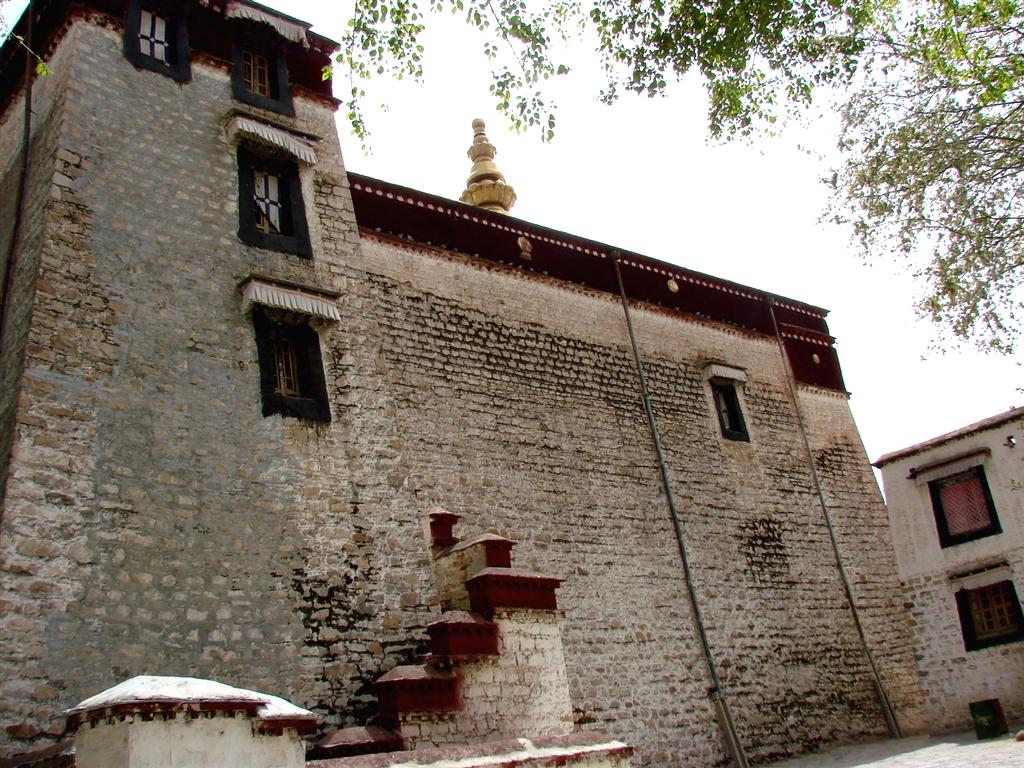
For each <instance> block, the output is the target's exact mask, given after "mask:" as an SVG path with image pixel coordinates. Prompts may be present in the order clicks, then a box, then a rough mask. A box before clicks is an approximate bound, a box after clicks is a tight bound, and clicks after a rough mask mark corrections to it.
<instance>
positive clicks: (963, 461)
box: [907, 448, 992, 485]
mask: <svg viewBox="0 0 1024 768" xmlns="http://www.w3.org/2000/svg"><path fill="white" fill-rule="evenodd" d="M991 455H992V451H991V450H990V449H988V448H978V449H976V450H973V451H969V452H968V453H962V454H960V455H958V456H953V457H951V458H948V459H943V460H942V461H936V462H933V463H931V464H927V465H925V466H923V467H915V468H913V469H911V470H910V473H909V474H908V475H907V479H910V480H913V481H914V485H927V484H928V483H930V482H932V481H934V480H941V479H942V478H944V477H949V476H950V475H956V474H959V473H960V472H966V471H967V470H968V469H971V468H973V467H980V466H982V465H984V464H985V462H986V461H987V460H988V457H989V456H991Z"/></svg>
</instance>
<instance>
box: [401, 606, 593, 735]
mask: <svg viewBox="0 0 1024 768" xmlns="http://www.w3.org/2000/svg"><path fill="white" fill-rule="evenodd" d="M494 621H495V623H496V624H497V625H498V656H496V657H489V658H482V659H477V660H473V661H468V662H462V663H459V664H458V666H457V674H458V675H459V677H460V678H461V695H462V708H461V709H459V710H458V711H456V712H453V713H450V714H447V715H441V716H437V715H415V716H409V715H403V717H402V723H401V727H402V736H403V737H404V738H405V739H406V744H407V746H408V747H409V748H421V747H423V746H429V745H433V746H441V745H443V744H473V743H477V742H483V741H489V740H493V739H498V738H511V737H516V736H523V735H528V736H531V737H532V736H556V735H561V734H565V733H571V732H572V730H573V714H572V704H571V703H570V701H569V684H568V681H567V680H566V675H565V657H564V655H563V652H562V638H561V633H560V632H559V623H560V616H559V614H558V613H556V612H550V611H535V610H525V609H515V610H512V609H501V610H498V611H496V612H495V616H494Z"/></svg>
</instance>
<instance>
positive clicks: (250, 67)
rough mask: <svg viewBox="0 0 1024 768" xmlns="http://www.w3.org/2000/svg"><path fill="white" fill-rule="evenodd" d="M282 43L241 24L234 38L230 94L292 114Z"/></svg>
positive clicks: (270, 108)
mask: <svg viewBox="0 0 1024 768" xmlns="http://www.w3.org/2000/svg"><path fill="white" fill-rule="evenodd" d="M284 46H285V43H284V41H283V40H281V39H280V38H276V37H273V36H272V35H270V34H268V33H265V32H263V31H262V30H256V29H254V28H252V27H251V26H246V25H243V26H242V27H241V28H240V29H239V30H238V31H237V33H236V35H235V53H234V69H233V70H232V74H231V92H232V94H233V95H234V97H235V98H236V99H238V100H239V101H244V102H245V103H246V104H251V105H253V106H254V107H261V108H263V109H269V110H271V111H273V112H279V113H281V114H283V115H294V114H295V107H294V106H293V104H292V93H291V89H290V88H289V86H288V66H287V64H286V63H285V55H284V54H285V51H284Z"/></svg>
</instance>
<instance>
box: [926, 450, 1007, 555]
mask: <svg viewBox="0 0 1024 768" xmlns="http://www.w3.org/2000/svg"><path fill="white" fill-rule="evenodd" d="M928 490H929V492H930V493H931V497H932V509H933V511H934V512H935V526H936V528H937V529H938V532H939V544H940V545H941V546H942V547H943V548H945V547H952V546H955V545H957V544H962V543H964V542H965V541H972V540H974V539H980V538H982V537H984V536H992V535H994V534H997V533H1002V530H1003V529H1002V528H1001V527H1000V525H999V518H998V517H997V516H996V508H995V505H994V504H993V503H992V494H991V492H990V491H989V488H988V481H987V480H986V479H985V470H984V469H983V468H982V467H971V468H970V469H968V470H966V471H964V472H957V473H956V474H955V475H950V476H949V477H943V478H941V479H939V480H933V481H932V482H930V483H928Z"/></svg>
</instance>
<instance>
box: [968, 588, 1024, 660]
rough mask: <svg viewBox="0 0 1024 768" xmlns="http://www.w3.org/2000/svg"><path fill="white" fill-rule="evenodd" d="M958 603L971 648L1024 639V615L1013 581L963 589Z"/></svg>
mask: <svg viewBox="0 0 1024 768" xmlns="http://www.w3.org/2000/svg"><path fill="white" fill-rule="evenodd" d="M956 604H957V610H958V612H959V614H960V627H961V629H962V631H963V636H964V647H965V648H966V649H967V650H968V651H976V650H979V649H981V648H987V647H989V646H992V645H1002V644H1003V643H1010V642H1014V641H1016V640H1024V617H1022V615H1021V609H1020V601H1019V600H1018V599H1017V592H1016V590H1015V589H1014V587H1013V582H1012V581H1000V582H997V583H995V584H990V585H988V586H984V587H979V588H978V589H961V590H960V591H959V592H957V593H956Z"/></svg>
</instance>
